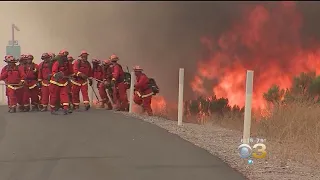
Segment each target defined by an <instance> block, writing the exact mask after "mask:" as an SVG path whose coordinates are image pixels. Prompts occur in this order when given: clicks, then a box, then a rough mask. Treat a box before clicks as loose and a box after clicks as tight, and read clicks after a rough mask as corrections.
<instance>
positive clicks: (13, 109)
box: [9, 107, 17, 113]
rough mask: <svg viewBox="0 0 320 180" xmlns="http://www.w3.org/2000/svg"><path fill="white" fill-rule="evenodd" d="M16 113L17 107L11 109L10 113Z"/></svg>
mask: <svg viewBox="0 0 320 180" xmlns="http://www.w3.org/2000/svg"><path fill="white" fill-rule="evenodd" d="M16 112H17V109H16V107H10V109H9V113H16Z"/></svg>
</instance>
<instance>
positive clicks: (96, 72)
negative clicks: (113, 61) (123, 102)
mask: <svg viewBox="0 0 320 180" xmlns="http://www.w3.org/2000/svg"><path fill="white" fill-rule="evenodd" d="M109 64H110V61H109V63H108V62H107V63H106V62H105V61H104V63H103V64H102V65H101V61H100V60H98V59H93V60H92V71H93V78H94V79H96V80H97V88H98V91H99V95H100V97H101V101H100V106H99V107H100V108H104V107H105V105H107V110H111V109H112V105H111V103H110V101H109V99H108V96H107V92H106V91H107V90H106V88H107V87H106V85H107V83H106V82H107V79H108V78H107V77H106V74H107V73H106V70H107V69H106V66H109ZM110 80H111V79H110ZM110 80H109V81H108V82H109V84H108V85H109V86H110Z"/></svg>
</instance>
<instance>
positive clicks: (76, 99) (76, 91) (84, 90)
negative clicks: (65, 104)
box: [72, 84, 90, 106]
mask: <svg viewBox="0 0 320 180" xmlns="http://www.w3.org/2000/svg"><path fill="white" fill-rule="evenodd" d="M80 91H81V94H82V99H83V103H84V104H86V105H87V104H89V103H90V100H89V95H88V84H85V85H81V86H78V85H75V84H72V103H73V104H74V105H76V106H79V105H80Z"/></svg>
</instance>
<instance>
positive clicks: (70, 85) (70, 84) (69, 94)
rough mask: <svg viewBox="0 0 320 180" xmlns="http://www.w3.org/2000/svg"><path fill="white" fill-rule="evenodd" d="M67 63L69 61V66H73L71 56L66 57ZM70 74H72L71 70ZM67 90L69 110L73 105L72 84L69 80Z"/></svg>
mask: <svg viewBox="0 0 320 180" xmlns="http://www.w3.org/2000/svg"><path fill="white" fill-rule="evenodd" d="M68 61H69V63H70V64H72V65H73V61H74V58H73V57H72V56H71V55H69V56H68ZM72 72H73V70H72ZM68 88H69V89H68V92H69V93H68V97H69V106H70V109H71V108H73V107H72V105H73V104H72V83H71V81H70V80H69V84H68Z"/></svg>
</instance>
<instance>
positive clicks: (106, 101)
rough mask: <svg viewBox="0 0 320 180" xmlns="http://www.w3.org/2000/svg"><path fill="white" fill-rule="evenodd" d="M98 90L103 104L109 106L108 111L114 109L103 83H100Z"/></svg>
mask: <svg viewBox="0 0 320 180" xmlns="http://www.w3.org/2000/svg"><path fill="white" fill-rule="evenodd" d="M97 86H98V90H99V95H100V98H101V101H102V103H103V104H107V106H108V109H112V105H111V102H110V101H109V98H108V96H107V91H108V90H106V87H105V85H104V84H103V83H100V82H99V83H98V85H97Z"/></svg>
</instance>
